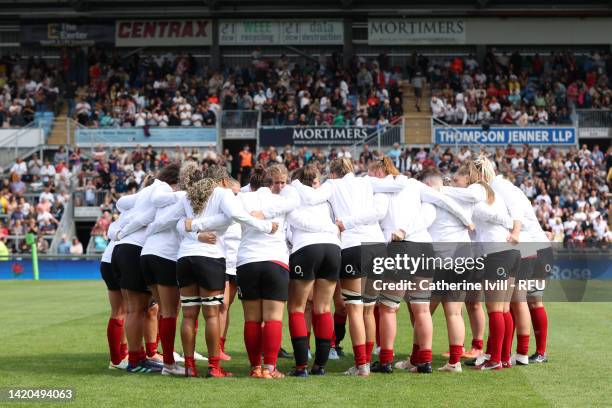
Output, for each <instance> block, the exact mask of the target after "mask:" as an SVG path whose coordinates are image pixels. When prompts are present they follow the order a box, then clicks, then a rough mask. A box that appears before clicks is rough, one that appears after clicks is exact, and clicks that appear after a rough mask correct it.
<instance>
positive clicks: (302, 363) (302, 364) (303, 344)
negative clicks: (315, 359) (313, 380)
mask: <svg viewBox="0 0 612 408" xmlns="http://www.w3.org/2000/svg"><path fill="white" fill-rule="evenodd" d="M292 266H293V265H292ZM313 287H314V279H296V278H293V277H292V278H291V280H290V281H289V301H288V302H287V309H288V311H289V333H290V335H291V344H292V345H293V355H294V358H295V369H294V370H293V371H292V372H291V374H290V375H291V376H295V377H305V376H307V373H306V367H307V366H308V328H307V325H306V319H305V310H306V304H307V301H308V297H309V294H310V293H311V291H312V288H313Z"/></svg>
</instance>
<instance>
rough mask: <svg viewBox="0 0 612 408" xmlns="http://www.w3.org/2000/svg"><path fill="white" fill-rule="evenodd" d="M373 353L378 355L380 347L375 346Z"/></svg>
mask: <svg viewBox="0 0 612 408" xmlns="http://www.w3.org/2000/svg"><path fill="white" fill-rule="evenodd" d="M373 354H374V355H375V356H377V355H379V354H380V347H376V348H375V349H374V352H373Z"/></svg>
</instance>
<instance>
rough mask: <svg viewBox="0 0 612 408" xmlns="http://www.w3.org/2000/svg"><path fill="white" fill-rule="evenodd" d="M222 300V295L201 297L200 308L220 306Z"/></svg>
mask: <svg viewBox="0 0 612 408" xmlns="http://www.w3.org/2000/svg"><path fill="white" fill-rule="evenodd" d="M223 299H224V298H223V295H217V296H208V297H203V298H202V306H221V305H222V304H223Z"/></svg>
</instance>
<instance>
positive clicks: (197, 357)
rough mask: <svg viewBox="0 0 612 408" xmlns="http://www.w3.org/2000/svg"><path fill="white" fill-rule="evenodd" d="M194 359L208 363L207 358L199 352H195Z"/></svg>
mask: <svg viewBox="0 0 612 408" xmlns="http://www.w3.org/2000/svg"><path fill="white" fill-rule="evenodd" d="M193 358H194V359H195V360H197V361H208V358H207V357H204V356H203V355H201V354H200V353H198V352H197V351H194V352H193Z"/></svg>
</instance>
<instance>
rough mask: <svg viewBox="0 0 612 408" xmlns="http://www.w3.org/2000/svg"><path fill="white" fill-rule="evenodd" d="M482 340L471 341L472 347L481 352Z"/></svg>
mask: <svg viewBox="0 0 612 408" xmlns="http://www.w3.org/2000/svg"><path fill="white" fill-rule="evenodd" d="M482 343H483V341H482V339H472V347H473V348H475V349H476V350H482Z"/></svg>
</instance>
